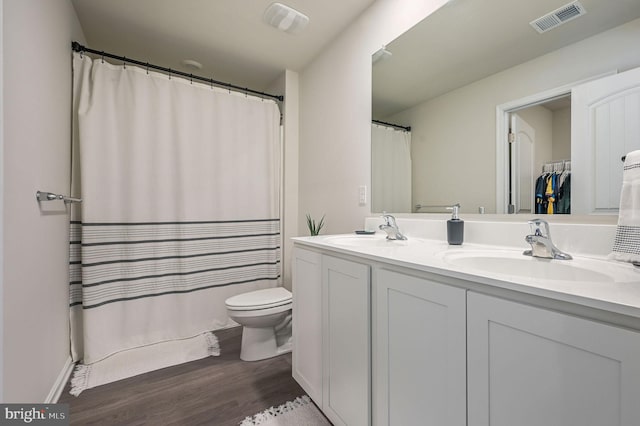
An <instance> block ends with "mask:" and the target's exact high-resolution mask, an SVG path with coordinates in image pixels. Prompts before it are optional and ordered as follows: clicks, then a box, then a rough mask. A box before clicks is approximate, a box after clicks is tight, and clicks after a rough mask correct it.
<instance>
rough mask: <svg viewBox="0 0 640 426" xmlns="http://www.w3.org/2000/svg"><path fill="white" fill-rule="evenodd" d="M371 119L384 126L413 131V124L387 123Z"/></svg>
mask: <svg viewBox="0 0 640 426" xmlns="http://www.w3.org/2000/svg"><path fill="white" fill-rule="evenodd" d="M371 121H372V122H373V123H376V124H382V125H383V126H390V127H395V128H396V129H401V130H406V131H407V132H410V131H411V126H401V125H399V124H393V123H386V122H384V121H380V120H371Z"/></svg>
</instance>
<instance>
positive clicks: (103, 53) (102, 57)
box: [101, 50, 104, 64]
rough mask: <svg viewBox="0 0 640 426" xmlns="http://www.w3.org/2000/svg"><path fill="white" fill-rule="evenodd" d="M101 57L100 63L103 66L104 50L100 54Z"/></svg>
mask: <svg viewBox="0 0 640 426" xmlns="http://www.w3.org/2000/svg"><path fill="white" fill-rule="evenodd" d="M101 55H102V56H101V61H102V63H103V64H104V50H103V51H102V54H101Z"/></svg>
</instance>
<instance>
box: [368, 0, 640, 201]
mask: <svg viewBox="0 0 640 426" xmlns="http://www.w3.org/2000/svg"><path fill="white" fill-rule="evenodd" d="M567 3H568V2H567V0H539V1H535V2H518V7H513V0H486V1H482V2H478V1H473V0H456V1H453V2H449V3H448V4H446V5H445V6H443V7H442V8H441V9H439V10H438V11H436V12H435V13H433V14H432V15H430V16H428V17H427V18H426V19H425V20H424V21H422V22H421V23H419V24H418V25H416V26H415V27H413V28H412V29H410V30H409V31H408V32H406V33H405V34H403V35H402V36H400V37H399V38H398V39H396V40H394V41H392V42H391V43H389V44H387V45H386V46H385V50H386V51H387V52H388V53H386V54H382V55H380V54H379V55H378V56H381V57H382V58H383V60H379V61H377V62H376V63H375V64H374V65H373V68H372V69H373V72H372V77H373V88H372V93H373V99H372V117H373V119H375V120H381V121H384V122H387V123H394V124H397V125H401V126H410V127H411V137H410V146H411V148H410V157H411V163H410V164H411V166H410V169H411V179H410V181H411V189H410V190H409V191H410V192H409V193H410V194H411V202H410V203H404V204H403V206H404V207H398V208H397V209H396V208H394V206H393V205H388V204H387V201H385V200H384V198H382V197H384V195H382V194H386V192H387V191H388V190H389V189H388V188H390V190H391V191H392V192H394V193H401V192H402V190H403V189H405V191H406V188H404V186H405V185H406V183H404V184H403V183H400V182H394V181H391V178H389V177H382V178H381V177H380V176H379V175H378V170H380V169H381V168H385V170H387V171H388V169H390V168H391V167H390V166H389V165H385V163H384V162H383V163H382V165H380V164H379V165H378V166H373V165H372V211H373V212H380V211H382V210H386V211H392V212H443V211H444V210H443V209H442V207H440V206H447V205H452V204H455V203H457V202H459V203H460V204H461V205H462V208H461V212H462V213H477V212H478V211H479V208H481V207H482V208H484V211H485V212H486V213H496V212H507V211H508V210H509V205H513V207H511V209H512V210H513V211H515V212H518V211H521V212H531V211H533V212H535V208H536V205H535V198H533V197H534V195H535V186H534V185H535V180H536V179H537V178H538V177H539V175H540V174H541V172H542V170H543V164H544V163H557V162H562V160H565V162H564V164H565V165H566V164H567V161H566V160H572V166H573V167H572V168H573V170H572V173H573V176H572V177H573V182H574V183H575V179H577V176H578V173H579V172H580V173H582V175H583V176H584V179H582V180H584V182H580V183H581V184H583V186H584V185H586V186H594V185H595V183H597V182H593V185H592V181H591V180H590V179H591V177H589V176H591V175H593V174H594V173H595V171H594V170H585V168H584V167H582V166H581V167H582V168H581V170H578V166H577V164H575V161H573V160H574V156H575V155H576V148H575V147H576V146H579V145H575V144H576V143H577V141H575V140H572V141H571V144H569V145H571V146H569V145H568V144H567V142H566V139H565V142H563V143H560V142H558V144H557V146H556V142H555V140H554V141H553V143H552V144H547V143H546V142H545V143H544V144H543V143H542V142H539V143H538V142H537V143H536V145H535V146H533V147H532V149H531V152H530V153H529V155H530V157H531V158H528V157H526V155H527V153H526V152H525V153H523V154H524V156H523V158H524V159H521V161H520V163H526V164H531V166H530V171H522V172H520V171H519V170H518V167H520V166H518V165H517V164H516V163H514V164H512V165H511V166H510V163H511V162H510V161H508V160H505V161H502V160H501V159H500V155H501V154H500V151H501V150H503V149H504V150H506V152H508V149H507V148H502V147H497V145H496V140H498V139H499V138H498V134H497V131H496V123H497V112H496V111H497V107H498V106H499V105H504V104H508V103H509V102H512V101H514V100H517V99H526V98H527V97H532V96H534V95H536V94H539V93H544V92H547V91H552V90H553V89H555V88H559V87H569V93H570V92H571V91H572V90H571V87H572V86H571V85H572V84H575V82H580V81H586V80H589V79H593V78H594V77H595V76H602V75H605V74H607V73H615V72H623V71H626V70H630V69H632V68H635V67H639V66H640V50H639V49H637V46H636V44H637V43H636V40H638V39H640V19H638V18H640V2H638V1H627V0H609V1H607V2H603V1H601V0H580V5H581V6H583V7H584V9H585V10H586V11H587V13H586V14H584V15H583V16H579V17H576V18H575V19H571V20H568V21H567V22H565V23H563V24H562V25H559V26H557V27H555V28H552V29H550V30H549V31H547V32H544V33H539V32H538V31H537V30H536V29H534V28H533V27H532V25H530V22H532V21H534V20H535V19H536V18H539V17H542V16H544V15H545V14H547V13H548V12H552V11H555V10H556V9H558V8H561V7H562V6H564V5H566V4H567ZM497 17H499V18H500V19H497ZM492 22H499V23H500V24H499V25H493V26H492V25H490V24H489V23H492ZM536 110H537V111H536ZM559 111H561V112H559ZM612 111H614V110H612ZM511 112H513V111H511ZM515 113H516V114H518V115H520V116H521V118H523V120H524V121H527V122H528V121H540V120H539V118H540V117H539V116H546V118H545V119H544V120H546V121H547V122H548V121H549V116H551V118H550V120H551V123H552V124H551V128H549V127H548V124H547V125H546V127H545V130H538V129H536V133H538V132H539V134H537V135H536V140H538V139H539V140H540V141H542V140H543V139H547V136H545V135H548V134H549V133H551V135H552V136H553V139H555V133H564V134H569V133H572V132H571V130H570V129H571V126H573V123H572V124H571V126H569V128H567V124H566V123H567V120H570V117H571V112H570V109H569V108H567V107H562V108H560V107H557V106H553V105H551V106H549V105H536V107H535V108H534V109H533V110H532V111H527V110H524V109H522V110H519V111H515ZM523 115H525V116H527V115H528V116H529V117H528V120H527V117H522V116H523ZM531 116H535V117H534V118H531ZM554 118H555V119H556V120H557V121H562V122H563V125H562V127H561V129H562V130H558V129H554V128H553V120H554ZM529 124H532V125H534V127H535V123H529ZM372 134H373V132H372ZM565 137H569V138H570V136H566V135H565ZM503 139H504V140H508V138H507V135H506V134H505V135H504V138H503ZM587 149H592V147H587V146H585V147H584V149H583V151H584V150H587ZM577 151H580V149H578V150H577ZM376 155H377V154H376V153H375V150H373V149H372V157H374V156H376ZM388 155H389V154H387V157H388ZM514 155H515V154H514ZM610 155H611V157H612V158H613V157H614V156H615V155H614V154H613V153H612V154H610ZM507 157H508V155H507ZM589 161H592V160H589ZM502 163H504V164H502ZM584 163H585V162H584V161H582V160H581V162H580V164H584ZM587 163H588V161H587ZM499 164H500V166H498V165H499ZM589 164H590V163H589ZM619 166H620V165H619V164H615V163H613V162H612V163H611V167H619ZM509 167H511V170H509V169H508V168H509ZM512 172H513V173H512ZM599 173H600V174H602V173H603V171H600V172H599ZM503 175H504V176H505V177H504V178H503V177H502V176H503ZM516 175H517V176H519V177H515V176H516ZM506 176H508V177H506ZM518 179H519V180H518ZM587 180H588V181H589V184H588V185H587ZM502 181H508V182H511V183H512V185H513V187H512V189H511V190H510V191H509V192H510V193H509V196H504V195H502V194H501V191H502V190H503V186H501V185H504V184H505V182H502ZM532 181H533V183H531V182H532ZM380 182H383V183H384V185H385V186H386V188H379V185H380ZM518 183H519V184H518ZM572 186H573V185H572ZM401 187H403V189H401ZM617 190H618V191H619V186H618V187H617ZM615 191H616V189H612V192H615ZM572 195H573V194H572ZM523 197H526V200H524V198H523ZM377 198H378V199H379V200H380V201H378V200H377ZM417 205H420V206H422V208H421V209H419V210H416V206H417ZM424 206H426V207H424ZM430 206H435V207H430ZM592 211H593V209H591V210H589V208H588V207H585V208H584V209H583V210H582V211H581V212H580V213H591V212H592ZM602 211H603V212H605V210H602ZM572 213H576V211H572ZM609 213H611V211H610V210H609Z"/></svg>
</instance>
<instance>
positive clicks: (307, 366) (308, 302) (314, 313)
mask: <svg viewBox="0 0 640 426" xmlns="http://www.w3.org/2000/svg"><path fill="white" fill-rule="evenodd" d="M321 267H322V255H321V254H320V253H318V252H314V251H311V250H304V249H301V248H299V247H296V248H295V249H294V252H293V263H292V271H291V272H292V279H293V284H292V290H293V291H292V293H293V325H292V327H293V351H292V364H293V365H292V366H291V369H292V375H293V378H294V379H295V380H296V381H297V382H298V383H299V384H300V386H301V387H302V389H304V390H305V392H306V393H307V395H309V397H311V399H313V400H314V401H315V403H316V404H317V405H318V406H319V407H322V309H321V300H322V269H321Z"/></svg>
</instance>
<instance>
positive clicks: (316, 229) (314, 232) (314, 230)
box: [307, 213, 324, 236]
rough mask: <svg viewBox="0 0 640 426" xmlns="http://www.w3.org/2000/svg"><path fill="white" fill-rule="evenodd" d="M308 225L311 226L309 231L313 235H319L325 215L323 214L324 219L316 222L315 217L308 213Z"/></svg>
mask: <svg viewBox="0 0 640 426" xmlns="http://www.w3.org/2000/svg"><path fill="white" fill-rule="evenodd" d="M307 226H308V227H309V233H310V234H311V235H312V236H313V235H318V234H319V233H320V230H321V229H322V227H323V226H324V215H322V219H320V222H318V223H317V224H316V221H315V220H314V219H311V216H310V215H309V213H307Z"/></svg>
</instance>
